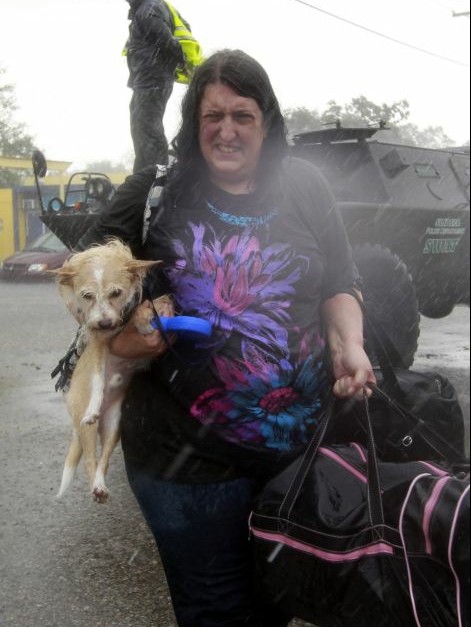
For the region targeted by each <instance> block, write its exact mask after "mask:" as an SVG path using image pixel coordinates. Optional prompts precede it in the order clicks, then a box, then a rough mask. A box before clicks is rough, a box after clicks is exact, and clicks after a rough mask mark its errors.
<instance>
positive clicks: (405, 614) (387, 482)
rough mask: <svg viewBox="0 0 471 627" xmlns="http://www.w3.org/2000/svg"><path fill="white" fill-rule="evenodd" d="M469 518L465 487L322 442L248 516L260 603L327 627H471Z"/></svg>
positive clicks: (419, 465)
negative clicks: (267, 602) (263, 601)
mask: <svg viewBox="0 0 471 627" xmlns="http://www.w3.org/2000/svg"><path fill="white" fill-rule="evenodd" d="M370 450H371V448H370ZM372 450H373V451H374V449H372ZM372 458H373V459H372ZM469 511H470V503H469V475H464V474H460V475H457V474H455V473H453V471H452V469H451V468H447V467H445V466H443V465H438V464H436V463H432V462H406V463H392V462H389V463H386V462H382V461H380V460H378V459H377V458H376V455H375V454H374V452H373V454H371V453H370V451H369V450H368V449H365V448H363V447H362V446H360V445H359V444H356V443H352V444H345V445H332V446H325V445H322V434H319V435H318V437H317V438H314V439H313V442H311V445H310V447H309V448H308V450H307V452H306V454H305V455H304V457H303V458H301V459H299V460H297V461H296V462H294V463H293V464H292V465H291V466H290V467H288V468H287V469H285V470H284V471H283V472H282V473H281V474H279V475H278V476H277V477H275V478H274V479H273V480H272V481H270V482H269V483H268V484H267V486H265V488H264V490H263V492H262V494H261V495H260V497H259V499H258V501H257V504H256V506H255V508H254V510H253V512H252V516H251V521H250V526H251V534H252V543H253V549H254V555H255V565H256V575H257V581H258V586H259V593H260V595H261V596H263V597H266V598H267V599H268V598H269V599H270V600H273V599H276V601H277V602H278V603H279V604H280V605H281V606H282V607H283V609H284V610H286V611H288V612H289V613H291V614H292V615H293V616H297V617H299V618H302V619H304V620H307V621H310V622H313V623H315V624H317V625H322V627H349V626H351V627H469V624H470V618H469V616H470V610H469V598H470V575H469V557H470V556H469V522H470V521H469Z"/></svg>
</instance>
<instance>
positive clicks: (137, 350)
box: [110, 301, 174, 359]
mask: <svg viewBox="0 0 471 627" xmlns="http://www.w3.org/2000/svg"><path fill="white" fill-rule="evenodd" d="M160 314H161V315H173V312H172V311H170V310H169V312H165V311H161V312H160ZM154 315H155V314H154V309H153V307H152V304H151V303H150V302H149V301H144V302H143V303H141V304H140V305H138V307H137V308H136V311H135V312H134V314H133V317H132V318H131V320H130V321H129V322H128V323H127V324H126V325H125V326H124V327H123V330H122V331H121V332H120V333H118V335H115V337H114V338H113V339H112V340H111V342H110V351H111V353H112V354H113V355H115V356H116V357H122V358H124V359H143V358H146V357H147V358H155V357H160V355H162V354H163V353H165V352H166V351H167V349H168V344H167V342H166V340H165V339H164V338H163V337H162V335H161V333H160V332H159V331H155V330H152V331H151V332H149V333H145V334H143V333H142V332H139V331H138V329H137V327H136V322H135V320H136V318H138V319H139V320H140V321H142V319H143V318H147V319H148V320H149V321H150V320H151V319H152V318H153V317H154ZM168 339H171V340H173V339H174V338H172V337H171V336H169V337H168Z"/></svg>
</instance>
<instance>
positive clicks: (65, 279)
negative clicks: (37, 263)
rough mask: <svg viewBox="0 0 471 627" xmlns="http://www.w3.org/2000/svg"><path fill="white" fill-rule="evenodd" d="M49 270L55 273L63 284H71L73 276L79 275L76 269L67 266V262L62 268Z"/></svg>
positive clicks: (50, 272)
mask: <svg viewBox="0 0 471 627" xmlns="http://www.w3.org/2000/svg"><path fill="white" fill-rule="evenodd" d="M48 272H49V274H52V275H54V276H55V277H56V279H57V281H58V282H59V283H60V284H61V285H71V284H72V280H73V278H74V277H75V276H76V275H77V272H76V271H75V270H72V268H70V267H68V266H67V262H65V264H64V265H63V266H62V267H61V268H58V269H57V270H49V271H48Z"/></svg>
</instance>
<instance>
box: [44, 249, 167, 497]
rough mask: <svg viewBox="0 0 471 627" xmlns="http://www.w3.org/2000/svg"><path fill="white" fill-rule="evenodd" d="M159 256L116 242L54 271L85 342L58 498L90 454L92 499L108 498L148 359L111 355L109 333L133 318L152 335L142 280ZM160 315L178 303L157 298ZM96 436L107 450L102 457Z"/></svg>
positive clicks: (71, 396) (71, 392) (72, 393)
mask: <svg viewBox="0 0 471 627" xmlns="http://www.w3.org/2000/svg"><path fill="white" fill-rule="evenodd" d="M156 263H159V262H156V261H139V260H137V259H134V258H133V256H132V254H131V251H130V249H129V248H128V247H127V246H125V245H123V244H122V243H121V242H119V241H117V240H113V241H111V242H109V243H108V244H106V245H103V246H94V247H92V248H90V249H88V250H86V251H84V252H81V253H76V254H74V255H72V256H71V257H70V258H69V259H68V260H67V261H66V262H65V263H64V265H63V266H62V268H60V269H59V270H57V271H55V273H56V282H57V284H58V288H59V293H60V295H61V297H62V298H63V300H64V302H65V304H66V306H67V308H68V310H69V311H70V313H71V314H72V315H73V316H74V318H75V319H76V320H77V322H78V323H79V324H80V325H81V329H82V334H84V335H85V342H84V345H85V348H84V350H83V352H82V354H81V355H80V357H79V359H78V362H77V365H76V366H75V369H74V371H73V374H72V378H71V381H70V387H69V389H68V391H67V392H66V402H67V408H68V411H69V413H70V415H71V417H72V422H73V436H72V441H71V443H70V446H69V450H68V453H67V457H66V460H65V464H64V470H63V473H62V481H61V486H60V489H59V493H58V495H57V496H58V497H61V496H62V495H63V494H64V492H65V491H66V490H67V488H68V487H69V486H70V484H71V483H72V480H73V477H74V474H75V471H76V468H77V466H78V464H79V461H80V459H81V457H82V454H83V456H84V461H85V466H86V470H87V474H88V478H89V481H90V486H91V492H92V497H93V499H94V500H95V501H97V502H99V503H104V502H105V501H106V500H107V499H108V496H109V492H108V488H107V487H106V483H105V477H106V473H107V470H108V465H109V461H110V457H111V454H112V452H113V450H114V449H115V447H116V445H117V444H118V442H119V440H120V417H121V404H122V401H123V398H124V394H125V391H126V388H127V386H128V384H129V382H130V380H131V377H132V375H133V374H134V372H136V370H137V369H139V368H142V367H144V366H145V364H146V363H147V361H146V360H131V359H123V358H119V357H116V356H114V355H112V354H111V353H110V350H109V345H110V341H111V339H112V338H113V337H114V336H115V335H116V334H117V333H119V332H120V330H121V329H122V328H123V326H124V325H125V324H126V322H128V321H129V320H130V321H131V322H132V323H133V324H134V325H135V326H136V328H137V329H138V331H139V332H140V333H143V334H146V333H151V332H152V331H153V330H154V329H153V328H152V327H151V324H150V322H151V319H152V317H153V316H154V315H155V314H154V311H153V310H152V309H151V308H147V309H145V308H139V310H137V311H136V307H137V305H138V304H139V303H140V302H141V298H142V284H143V279H144V277H145V275H146V273H147V271H148V270H149V269H150V268H151V267H152V266H154V265H155V264H156ZM154 307H155V310H156V311H157V313H158V314H159V315H165V316H171V315H173V308H172V302H171V300H170V298H168V297H166V296H164V297H161V298H160V299H156V300H155V301H154ZM98 437H99V439H100V444H101V454H100V456H99V458H98V459H97V444H98Z"/></svg>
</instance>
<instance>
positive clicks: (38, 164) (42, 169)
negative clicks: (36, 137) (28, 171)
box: [32, 150, 47, 179]
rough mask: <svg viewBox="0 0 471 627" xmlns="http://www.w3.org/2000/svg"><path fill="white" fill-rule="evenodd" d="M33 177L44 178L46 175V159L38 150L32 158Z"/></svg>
mask: <svg viewBox="0 0 471 627" xmlns="http://www.w3.org/2000/svg"><path fill="white" fill-rule="evenodd" d="M32 162H33V171H34V175H35V176H37V177H39V178H41V179H42V178H44V177H45V176H46V173H47V161H46V157H45V156H44V155H43V153H42V152H41V151H40V150H35V151H34V152H33V156H32Z"/></svg>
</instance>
